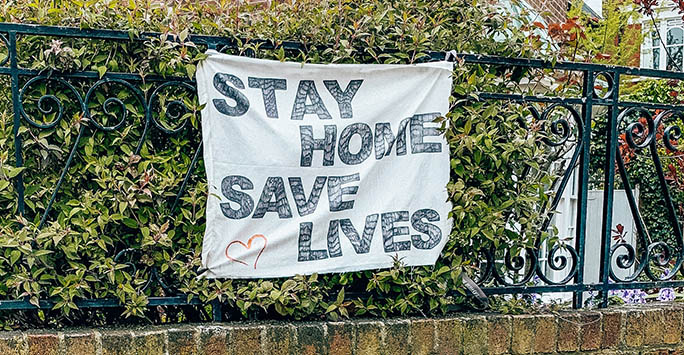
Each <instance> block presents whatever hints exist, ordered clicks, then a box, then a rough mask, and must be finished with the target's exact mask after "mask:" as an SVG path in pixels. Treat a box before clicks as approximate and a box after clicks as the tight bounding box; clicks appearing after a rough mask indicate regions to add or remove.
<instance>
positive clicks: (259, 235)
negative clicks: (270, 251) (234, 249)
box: [226, 234, 268, 269]
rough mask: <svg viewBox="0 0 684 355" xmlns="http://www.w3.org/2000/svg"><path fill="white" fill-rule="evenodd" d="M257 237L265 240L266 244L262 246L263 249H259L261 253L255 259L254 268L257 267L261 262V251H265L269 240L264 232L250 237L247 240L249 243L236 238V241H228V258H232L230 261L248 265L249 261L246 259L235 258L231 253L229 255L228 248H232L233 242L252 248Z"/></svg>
mask: <svg viewBox="0 0 684 355" xmlns="http://www.w3.org/2000/svg"><path fill="white" fill-rule="evenodd" d="M256 238H261V239H263V240H264V246H263V247H261V250H259V254H257V257H256V259H254V269H256V267H257V263H258V262H259V258H260V257H261V253H263V252H264V250H266V243H267V242H268V241H267V239H266V237H264V235H263V234H255V235H253V236H252V237H251V238H249V240H248V241H247V244H245V243H243V242H241V241H239V240H234V241H232V242H230V243H228V246H227V247H226V258H228V260H230V261H234V262H236V263H240V264H243V265H247V263H246V262H245V261H244V260H240V259H236V258H233V257H231V256H230V255H228V249H230V247H231V246H232V245H233V244H240V245H242V246H243V247H245V249H252V242H253V241H254V239H256ZM247 266H249V265H247Z"/></svg>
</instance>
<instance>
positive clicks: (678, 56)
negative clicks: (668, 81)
mask: <svg viewBox="0 0 684 355" xmlns="http://www.w3.org/2000/svg"><path fill="white" fill-rule="evenodd" d="M682 46H684V30H682V29H681V28H680V27H674V28H670V29H669V30H667V53H668V56H667V70H674V71H682Z"/></svg>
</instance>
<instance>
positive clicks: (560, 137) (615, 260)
mask: <svg viewBox="0 0 684 355" xmlns="http://www.w3.org/2000/svg"><path fill="white" fill-rule="evenodd" d="M20 36H43V37H46V38H47V37H69V38H80V39H89V40H113V41H122V42H125V41H147V40H150V39H154V38H156V39H158V38H159V36H160V34H158V33H142V34H132V33H129V32H125V31H114V30H92V29H78V28H68V27H50V26H35V25H26V24H12V23H0V40H2V42H4V45H5V47H6V50H7V53H8V56H7V58H5V59H4V60H3V61H2V62H0V75H3V76H9V77H10V82H11V92H12V107H13V114H14V122H13V124H14V127H13V132H14V147H15V160H16V166H17V167H21V166H23V164H24V163H23V150H24V147H23V145H22V138H21V135H20V134H19V131H20V127H22V126H29V127H33V128H36V129H40V130H49V129H52V128H53V127H55V126H56V125H57V122H58V121H59V120H60V119H61V116H62V112H61V106H59V105H58V106H59V110H60V111H59V112H58V116H57V118H56V119H55V120H54V121H53V122H50V123H48V124H45V123H40V122H36V121H34V120H32V119H31V117H30V115H29V114H27V109H28V108H27V107H24V95H25V94H26V92H27V91H29V90H30V89H31V88H32V87H34V85H35V84H37V83H40V82H43V83H45V82H53V83H56V84H59V85H61V87H62V88H64V90H66V91H67V92H68V94H69V96H70V97H73V98H74V100H76V101H77V105H78V106H80V108H81V110H82V112H83V114H84V115H85V117H86V118H90V108H89V104H90V101H91V99H92V97H93V92H94V91H95V90H96V89H97V88H99V87H101V86H102V85H105V84H116V85H120V86H123V87H126V88H128V89H130V91H131V92H133V93H134V94H135V95H137V97H138V100H139V101H140V102H141V104H142V105H143V106H144V108H145V118H144V120H145V121H144V124H145V126H144V131H143V134H142V138H141V139H140V142H139V143H138V146H137V149H136V152H135V153H136V154H137V153H139V152H140V150H141V148H142V146H143V142H144V140H145V139H146V137H147V136H148V133H149V132H150V131H151V130H156V131H158V132H159V133H160V134H162V135H172V134H174V133H176V132H177V131H178V130H180V129H183V126H182V125H181V127H180V128H177V129H168V128H166V127H164V126H163V125H162V124H160V123H159V122H158V121H157V120H156V118H155V117H154V114H153V108H152V107H153V106H154V105H156V104H158V102H156V101H155V100H159V93H160V92H161V90H163V89H164V88H168V87H174V88H175V89H181V90H188V91H189V92H193V93H194V91H195V86H194V84H195V83H194V81H193V80H190V79H188V78H187V77H161V76H154V75H149V76H145V77H144V78H143V77H141V76H140V75H139V74H136V73H118V72H108V73H106V74H104V76H102V77H101V76H100V74H99V73H98V72H95V71H73V72H59V71H45V70H33V69H28V68H22V67H20V66H19V64H18V62H19V60H18V55H19V53H18V48H17V38H18V37H20ZM187 40H188V41H192V42H193V43H195V44H196V45H199V46H205V47H207V48H212V49H219V50H222V49H225V48H228V49H233V48H237V46H238V41H237V40H236V39H233V38H224V37H215V36H198V35H190V36H189V37H188V39H187ZM250 42H253V43H258V44H259V45H260V48H263V49H274V48H279V47H283V48H284V49H285V50H292V51H305V50H307V49H308V48H309V47H310V46H307V45H306V44H303V43H298V42H279V43H274V42H271V41H267V40H250ZM322 47H324V46H317V47H316V48H318V49H320V48H322ZM426 60H431V61H437V60H457V61H459V62H462V63H464V64H466V65H483V66H486V65H493V66H505V67H519V68H530V69H549V70H553V71H567V72H572V73H575V75H577V76H578V77H580V78H581V80H582V81H581V88H582V90H581V93H579V94H578V95H576V96H574V97H555V96H546V95H522V94H517V93H501V92H480V93H477V96H478V98H479V99H481V100H496V101H507V102H515V103H520V104H522V105H525V106H529V107H530V112H531V113H532V114H533V115H534V116H537V117H538V118H543V117H547V116H549V117H550V115H551V113H552V112H553V111H554V110H558V109H561V110H564V111H565V112H566V113H567V115H566V116H565V118H564V119H561V120H557V121H554V122H553V125H554V127H555V128H554V130H555V131H554V133H555V134H556V138H557V140H556V141H551V140H547V141H545V143H546V144H547V145H548V146H549V147H556V146H560V145H566V146H567V145H569V146H570V151H569V153H568V155H567V156H566V157H565V158H564V159H565V161H566V162H567V164H566V168H565V169H564V172H563V175H562V177H561V178H560V179H559V182H558V183H557V184H556V185H555V192H556V195H555V197H554V199H553V200H552V201H551V206H552V207H554V208H555V207H556V206H557V205H558V203H559V201H560V198H561V195H562V192H563V191H564V190H565V189H567V188H568V186H569V185H570V184H572V181H571V177H572V175H573V174H576V176H577V179H578V184H577V189H578V190H577V200H578V203H577V209H576V211H575V212H576V216H577V217H576V228H575V230H576V232H575V235H574V240H575V242H574V245H567V246H565V247H558V246H553V247H551V248H550V249H546V248H544V247H543V246H541V245H537V246H536V247H535V248H534V249H530V250H527V251H526V252H525V254H526V255H525V257H526V258H527V259H528V261H527V263H528V264H527V267H526V268H525V267H523V266H522V264H524V263H525V261H524V260H521V259H519V258H518V257H516V256H514V255H506V256H505V257H504V259H503V260H499V259H498V257H497V256H495V255H494V254H491V253H485V255H484V256H483V262H482V264H481V274H480V275H479V277H478V278H477V282H478V283H479V284H481V285H482V286H483V290H484V292H485V293H486V294H490V295H493V294H519V293H556V292H570V293H572V294H573V295H574V305H575V306H576V307H581V306H582V304H583V296H584V293H585V292H588V291H599V292H601V294H602V301H601V304H602V305H603V306H605V305H606V304H607V299H608V292H607V291H609V290H619V289H636V288H659V287H675V286H684V280H675V278H676V277H680V276H681V275H680V272H681V270H682V268H681V266H682V263H683V262H684V241H683V237H682V232H681V227H680V223H679V216H678V215H677V211H676V209H675V206H674V205H673V202H672V200H671V197H670V191H669V187H668V183H667V181H666V179H665V176H664V173H663V168H662V165H661V164H660V161H659V158H658V154H657V149H658V144H659V142H657V139H658V138H657V137H656V135H655V132H656V130H657V128H658V127H659V126H661V125H662V126H664V132H665V133H664V138H663V142H660V143H662V144H665V145H666V146H667V147H668V148H672V149H676V147H674V146H671V145H672V141H673V140H676V139H677V138H678V137H679V135H680V133H681V130H680V128H679V126H677V125H671V126H667V125H668V124H669V123H668V122H667V121H668V120H669V119H670V117H674V116H677V115H679V114H680V113H681V112H682V111H683V108H684V107H682V106H678V105H667V104H657V103H642V102H631V101H621V100H620V87H619V86H620V82H621V79H622V78H623V77H626V76H629V77H642V78H653V79H680V80H681V79H684V74H682V73H676V72H670V71H662V70H649V69H638V68H628V67H618V66H605V65H597V64H585V63H572V62H557V63H552V62H547V61H543V60H533V59H523V58H503V57H496V56H487V55H478V54H464V53H444V52H431V53H429V58H426ZM78 81H93V84H92V85H90V87H89V89H88V90H87V91H86V92H85V93H84V92H81V91H79V89H77V88H76V87H75V86H74V85H73V84H72V83H73V82H78ZM598 81H600V82H601V83H602V85H603V90H601V91H600V92H599V90H598V89H597V88H596V86H597V82H598ZM143 82H145V83H148V84H149V83H151V84H152V85H153V86H154V88H155V89H154V90H152V94H151V95H149V97H145V95H143V94H142V92H141V90H140V85H141V84H142V83H143ZM108 100H109V103H111V104H123V103H122V102H120V101H117V100H118V99H117V98H110V99H108ZM48 102H51V103H55V102H57V103H59V100H58V99H57V98H55V97H54V96H51V95H44V96H42V97H41V98H40V99H39V100H38V101H37V108H35V107H34V108H33V109H37V110H40V111H41V112H43V113H46V112H47V110H48V109H47V108H46V107H44V106H43V105H46V104H47V103H48ZM175 105H177V106H178V108H181V109H182V108H183V104H182V103H180V102H176V103H175ZM537 105H541V106H537ZM537 107H541V109H537ZM601 108H603V109H601ZM652 110H660V112H659V113H658V114H657V115H656V116H655V117H654V116H653V114H652ZM635 115H636V116H639V117H644V118H645V119H646V124H645V125H644V123H643V122H639V121H634V120H631V121H630V119H631V118H633V117H634V116H635ZM124 121H125V115H124V118H123V119H121V120H120V121H119V122H116V123H115V124H113V125H109V126H107V125H104V124H100V123H98V122H96V121H94V120H89V124H88V125H83V126H82V127H81V128H80V131H79V133H78V136H77V138H76V141H75V142H74V143H73V147H72V149H71V151H70V154H69V156H68V158H67V160H66V163H65V166H64V167H63V169H62V173H61V176H60V178H59V180H58V181H56V182H55V186H54V188H53V190H52V195H51V196H50V200H49V203H48V204H47V207H46V210H45V211H44V213H43V214H42V216H41V219H40V226H43V225H44V224H45V223H46V222H47V221H48V219H49V217H50V210H51V207H52V204H53V202H54V201H55V199H56V198H58V196H59V190H60V187H61V186H62V183H63V181H64V179H65V178H66V176H67V174H68V171H69V167H70V166H71V164H72V161H73V159H74V156H75V153H76V150H77V148H78V145H79V141H80V140H81V139H82V138H84V137H85V135H86V131H85V130H86V127H88V128H91V129H92V130H94V131H101V132H110V131H114V130H117V129H119V128H120V127H122V125H123V123H124ZM598 121H601V122H604V123H605V124H606V125H607V129H606V132H605V135H604V136H601V137H598V138H597V139H599V140H600V141H601V144H602V145H603V147H612V148H611V149H605V152H606V153H605V157H604V158H605V166H603V167H602V168H603V171H604V173H603V181H602V185H603V186H604V187H609V188H606V189H605V190H604V194H603V210H602V211H600V213H601V216H602V217H601V220H602V227H601V230H600V238H601V241H602V242H601V243H600V245H601V251H600V255H601V261H600V265H601V269H600V270H599V276H600V277H599V282H594V283H589V282H585V270H584V266H585V253H586V250H585V246H586V239H587V214H588V213H599V212H598V211H587V195H588V190H589V187H590V181H589V180H590V159H591V156H592V154H594V152H592V151H591V141H592V137H593V136H592V126H593V125H592V124H591V123H592V122H598ZM665 126H667V127H665ZM619 134H625V136H626V137H627V142H618V135H619ZM618 144H627V145H629V147H631V148H632V149H636V150H642V151H650V153H651V157H652V159H653V163H654V164H655V166H656V172H657V173H658V178H659V182H660V184H661V188H662V193H663V198H664V200H665V202H666V208H667V212H668V216H669V219H670V223H671V226H672V228H673V230H674V231H675V241H676V245H668V244H666V243H664V242H658V241H656V242H653V241H650V240H649V238H648V230H647V228H646V226H645V224H644V222H643V219H642V217H641V215H640V213H639V206H638V204H637V202H636V199H635V197H634V196H633V194H632V193H631V192H632V189H633V186H632V185H631V184H630V181H629V176H628V173H627V171H626V169H625V162H624V161H623V160H622V158H621V156H620V155H619V154H617V152H618ZM200 149H201V144H200V145H199V146H197V147H196V148H195V149H194V152H193V154H192V157H193V158H192V162H191V164H190V166H189V169H188V170H187V171H186V172H185V174H184V176H185V178H184V180H183V182H182V184H181V186H179V187H178V193H177V196H176V197H175V200H174V203H173V208H172V211H173V210H175V207H176V206H177V204H178V202H179V199H180V198H181V197H182V196H183V194H184V192H185V189H186V186H187V183H188V181H189V179H190V177H191V176H192V174H193V172H194V170H195V167H196V164H197V162H198V160H199V159H200V154H199V153H200ZM616 169H617V174H616ZM616 179H619V181H620V182H621V183H622V185H623V186H625V188H626V191H627V198H628V202H629V205H630V206H629V207H630V210H631V212H632V217H633V219H634V221H635V225H636V230H637V233H636V234H637V245H636V246H632V245H630V244H625V243H622V244H620V243H613V242H612V240H611V237H612V235H611V229H612V226H613V213H612V211H613V204H614V189H613V188H612V187H613V186H615V184H616ZM14 183H15V184H16V192H17V201H18V205H17V206H18V207H17V209H18V210H17V212H18V213H19V214H22V215H23V214H25V213H26V206H25V200H24V199H25V196H24V193H25V191H24V188H25V186H24V181H23V174H19V175H18V176H17V177H16V178H15V181H14ZM551 218H552V216H549V217H548V220H547V222H546V227H548V226H549V225H550V223H551ZM129 252H134V250H128V249H127V250H124V251H122V252H121V253H119V254H120V255H118V256H117V258H118V257H121V258H124V257H126V254H127V253H129ZM501 263H503V264H504V266H503V268H505V269H509V271H511V270H512V271H513V272H514V273H515V272H518V274H519V277H518V278H517V279H515V280H513V279H511V278H510V277H509V276H507V275H508V274H505V273H502V272H501V271H500V268H498V267H497V266H496V265H497V264H501ZM530 263H531V266H530ZM654 265H655V266H658V267H668V265H669V267H670V270H671V271H670V272H669V274H668V275H667V276H663V275H662V274H658V273H657V272H654V271H652V267H653V266H654ZM618 268H619V269H623V271H624V270H628V271H631V272H630V273H631V275H627V276H626V277H622V276H619V275H618V274H620V273H618V272H617V271H618V270H617V269H618ZM549 270H552V271H554V272H561V273H563V274H564V275H563V276H562V277H560V279H553V278H551V277H549V276H548V274H549ZM623 274H624V272H623ZM620 275H621V274H620ZM150 277H151V281H154V282H157V283H159V284H160V285H161V287H162V288H165V289H167V288H168V287H167V286H166V285H165V284H164V282H163V280H162V278H161V277H160V276H159V274H158V273H157V272H156V271H154V270H153V272H151V275H150ZM536 278H538V279H539V280H540V282H539V283H540V284H537V285H533V284H532V283H531V281H532V280H533V279H536ZM680 278H681V277H680ZM168 291H169V292H168V294H169V295H170V296H166V297H150V298H149V304H148V307H156V306H171V305H200V304H201V303H200V302H199V301H198V300H197V299H196V298H194V299H192V300H190V301H188V299H187V297H185V296H184V295H182V294H177V293H176V292H174V290H171V289H168ZM347 296H348V297H354V296H355V295H351V294H348V295H347ZM356 296H359V295H356ZM76 304H77V306H78V307H81V308H106V307H119V306H120V304H119V302H118V300H116V299H88V300H79V301H77V302H76ZM39 307H40V308H52V307H54V302H51V301H50V300H41V301H40V303H39ZM213 307H214V311H213V318H214V320H216V321H219V320H221V316H222V315H221V311H220V304H218V303H214V304H213ZM34 308H36V306H35V305H33V304H31V303H30V302H29V301H28V300H0V310H21V309H24V310H25V309H34Z"/></svg>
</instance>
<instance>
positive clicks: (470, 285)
mask: <svg viewBox="0 0 684 355" xmlns="http://www.w3.org/2000/svg"><path fill="white" fill-rule="evenodd" d="M461 275H462V276H461V280H463V286H464V287H465V288H466V290H467V291H468V292H469V293H470V295H471V296H473V297H474V299H475V300H477V303H478V304H479V305H478V306H475V307H474V308H475V309H477V310H485V309H487V308H489V299H488V298H487V295H485V293H484V291H482V289H481V288H480V286H478V285H477V284H476V283H475V281H473V279H471V278H470V276H468V275H467V274H465V273H463V274H461Z"/></svg>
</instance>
